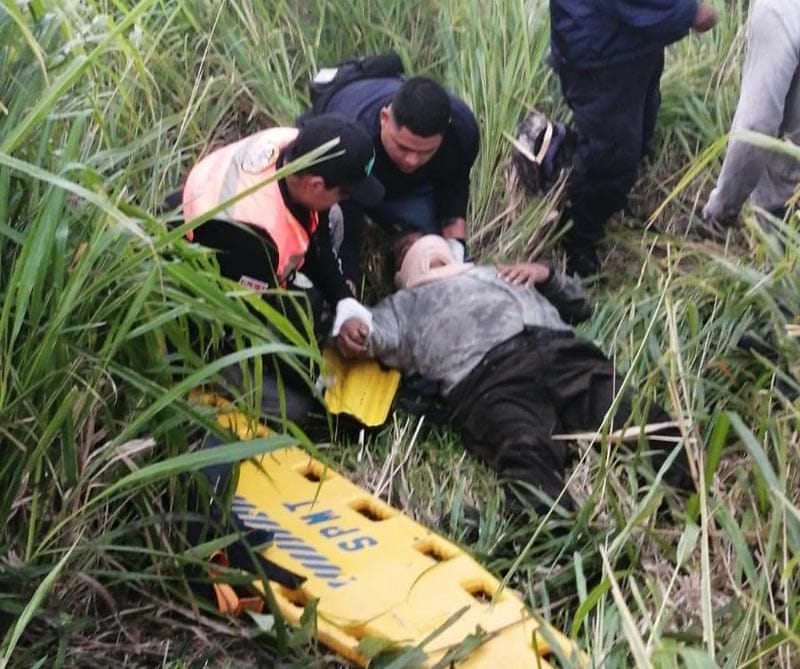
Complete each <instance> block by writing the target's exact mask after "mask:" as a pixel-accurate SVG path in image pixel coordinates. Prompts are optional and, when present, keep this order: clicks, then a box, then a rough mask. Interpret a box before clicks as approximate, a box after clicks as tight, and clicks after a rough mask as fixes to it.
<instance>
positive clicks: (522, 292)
mask: <svg viewBox="0 0 800 669" xmlns="http://www.w3.org/2000/svg"><path fill="white" fill-rule="evenodd" d="M592 309H593V305H592V304H591V302H590V300H589V297H588V296H587V295H586V293H585V292H584V291H583V289H582V288H581V287H580V285H579V284H578V283H577V282H576V281H574V280H572V279H570V278H568V277H566V276H564V275H561V274H557V273H555V272H553V273H552V276H551V278H550V279H549V280H548V281H546V282H545V283H544V284H540V285H538V286H537V287H536V288H526V287H522V286H513V285H511V284H509V283H507V282H506V281H504V280H503V279H501V278H500V277H499V276H498V274H497V270H496V269H495V268H494V267H489V266H477V267H474V268H472V269H470V270H468V271H467V272H465V273H464V274H459V275H457V276H454V277H450V278H448V279H443V280H440V281H435V282H432V283H429V284H424V285H422V286H419V287H417V288H413V289H410V290H405V289H404V290H399V291H397V292H396V293H394V294H393V295H390V296H389V297H387V298H385V299H383V300H381V302H379V303H378V304H377V305H376V306H375V307H373V308H372V309H371V310H370V311H372V315H373V323H372V325H373V330H372V333H371V334H370V337H369V340H368V343H367V348H368V353H369V355H370V356H371V357H376V358H378V359H379V360H381V362H383V363H384V364H385V365H388V366H389V367H394V368H396V369H399V370H401V371H403V372H404V373H419V374H422V376H424V377H425V378H427V379H431V380H435V381H438V382H439V383H440V388H441V392H442V395H445V396H446V395H447V394H448V393H449V392H450V391H451V390H452V389H453V388H454V387H455V386H456V385H457V384H458V383H459V381H461V380H462V379H463V378H464V377H466V376H467V374H469V372H470V371H472V369H474V368H475V366H476V365H477V364H478V363H479V362H480V361H481V359H482V358H483V357H484V355H486V353H487V352H489V351H490V350H491V349H493V348H494V347H495V346H497V345H499V344H501V343H503V342H504V341H507V340H508V339H510V338H511V337H514V336H515V335H517V334H519V333H520V332H522V331H523V330H524V329H525V328H526V327H541V328H551V329H553V330H571V329H572V328H571V327H570V326H569V325H568V324H567V323H566V322H565V321H567V322H569V323H579V322H581V321H583V320H586V319H587V318H588V317H589V316H590V315H591V313H592Z"/></svg>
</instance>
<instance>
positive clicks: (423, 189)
mask: <svg viewBox="0 0 800 669" xmlns="http://www.w3.org/2000/svg"><path fill="white" fill-rule="evenodd" d="M340 206H341V208H342V213H343V215H344V239H343V240H342V246H341V248H340V250H339V259H340V261H341V264H342V273H343V274H344V276H345V278H347V279H350V280H351V281H353V282H354V283H356V285H358V283H360V280H361V268H360V266H359V254H360V251H361V239H362V234H363V229H364V216H365V215H366V216H369V218H370V219H371V220H372V221H373V222H374V223H375V224H376V225H378V226H379V227H380V228H381V229H382V230H384V231H385V232H386V233H387V234H388V235H389V236H390V237H391V238H393V239H394V238H396V237H399V236H401V235H404V234H406V233H409V232H422V233H423V234H441V232H442V225H441V221H440V220H439V218H438V216H437V215H436V202H435V200H434V198H433V187H432V186H431V185H430V184H425V185H423V186H420V187H419V188H418V189H417V190H415V191H413V192H411V193H409V194H408V195H405V196H403V197H400V198H395V199H391V200H385V201H384V202H381V203H380V204H379V205H378V206H376V207H371V208H369V209H366V210H365V209H363V208H361V207H360V206H358V205H357V204H356V203H355V202H352V201H345V202H342V203H341V205H340Z"/></svg>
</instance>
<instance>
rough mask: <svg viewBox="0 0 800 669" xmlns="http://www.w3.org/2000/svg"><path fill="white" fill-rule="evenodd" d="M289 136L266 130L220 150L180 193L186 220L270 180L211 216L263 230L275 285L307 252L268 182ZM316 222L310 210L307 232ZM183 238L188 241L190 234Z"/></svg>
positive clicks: (293, 133) (302, 235)
mask: <svg viewBox="0 0 800 669" xmlns="http://www.w3.org/2000/svg"><path fill="white" fill-rule="evenodd" d="M295 137H297V129H296V128H270V129H269V130H263V131H261V132H258V133H256V134H254V135H250V136H249V137H245V138H244V139H242V140H240V141H238V142H235V143H233V144H228V145H227V146H223V147H222V148H220V149H217V150H216V151H214V152H213V153H210V154H209V155H207V156H206V157H205V158H203V159H202V160H201V161H200V162H199V163H197V165H195V166H194V168H192V170H191V172H189V177H188V179H187V180H186V186H184V189H183V214H184V217H185V219H186V220H187V221H191V220H193V219H195V218H198V217H199V216H202V215H203V214H206V213H208V212H209V211H211V210H212V209H215V208H216V207H218V206H219V205H220V204H222V203H223V202H225V201H227V200H229V199H231V198H233V197H235V196H236V195H237V194H239V193H241V192H243V191H246V190H248V189H250V188H253V187H254V186H256V185H257V184H260V183H263V182H264V181H269V180H270V179H272V181H269V183H267V184H265V185H264V186H262V187H261V188H258V189H256V190H255V191H254V192H252V193H250V194H249V195H246V196H245V197H243V198H241V199H239V200H237V201H236V202H234V203H232V204H231V205H229V206H228V207H226V208H225V209H224V210H222V211H220V212H218V213H216V214H214V218H215V219H218V220H223V221H231V222H234V223H247V224H248V225H251V226H253V227H254V228H257V229H258V230H261V231H263V232H265V233H266V234H267V235H268V236H269V238H270V240H271V241H272V242H273V243H274V244H275V247H276V248H277V251H278V267H277V268H276V269H277V274H278V277H279V279H280V281H281V283H284V282H285V281H286V279H287V278H288V276H289V275H290V274H291V273H292V272H293V271H294V270H296V269H299V268H300V267H301V266H302V265H303V260H304V259H305V253H306V249H308V233H307V232H306V230H305V229H304V228H303V226H302V225H301V223H300V222H299V221H298V220H297V219H296V218H295V217H294V216H292V213H291V212H290V211H289V209H288V208H287V207H286V204H285V203H284V201H283V196H282V195H281V190H280V186H279V185H278V181H277V180H276V179H274V178H273V177H274V176H275V165H276V162H277V160H278V155H279V154H280V152H281V150H282V149H283V148H284V147H286V146H287V145H288V144H289V143H291V142H292V141H293V140H294V138H295ZM317 221H318V217H317V213H316V212H311V232H314V230H315V229H316V227H317ZM187 237H188V238H189V240H190V241H191V239H192V234H191V233H189V234H188V235H187Z"/></svg>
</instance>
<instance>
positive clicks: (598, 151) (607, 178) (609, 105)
mask: <svg viewBox="0 0 800 669" xmlns="http://www.w3.org/2000/svg"><path fill="white" fill-rule="evenodd" d="M663 70H664V51H663V49H662V50H659V51H656V52H653V53H650V54H644V55H642V56H639V57H638V58H636V59H635V60H632V61H627V62H625V63H620V64H618V65H612V66H608V67H600V68H593V69H577V68H573V67H569V66H566V65H563V66H559V68H558V76H559V79H560V80H561V90H562V92H563V94H564V98H565V100H566V101H567V104H568V105H569V106H570V108H571V109H572V113H573V122H574V125H575V129H576V131H577V135H578V138H577V147H576V154H575V160H574V167H573V170H572V173H571V175H570V178H569V183H568V191H569V199H570V203H571V204H570V208H571V215H572V222H573V227H572V228H571V230H570V232H569V233H568V238H567V240H566V244H567V247H568V248H574V249H580V248H586V247H593V246H594V245H595V244H596V243H597V242H598V241H600V239H601V238H602V237H603V229H604V227H605V224H606V221H607V220H608V219H609V218H610V217H611V216H612V215H613V214H614V213H616V212H617V211H619V210H621V209H623V208H624V207H625V205H626V203H627V198H628V193H629V192H630V190H631V188H632V187H633V184H634V183H635V181H636V171H637V168H638V165H639V161H640V160H641V159H642V158H643V157H644V156H645V155H646V154H647V151H648V149H649V146H650V141H651V140H652V138H653V131H654V130H655V125H656V116H657V114H658V108H659V106H660V104H661V91H660V89H659V82H660V80H661V73H662V72H663Z"/></svg>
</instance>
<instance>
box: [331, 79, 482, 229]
mask: <svg viewBox="0 0 800 669" xmlns="http://www.w3.org/2000/svg"><path fill="white" fill-rule="evenodd" d="M401 84H402V80H401V79H397V78H381V79H361V80H359V81H354V82H353V83H351V84H348V85H347V86H345V87H343V88H342V89H341V90H339V91H337V92H336V94H335V95H334V96H333V97H332V98H331V99H330V101H329V102H328V105H327V107H326V108H325V111H326V112H336V113H338V114H341V115H343V116H345V117H346V118H348V119H349V120H354V121H359V122H360V123H361V124H362V125H364V127H365V128H366V129H367V131H368V132H369V133H370V134H371V136H372V138H373V142H374V144H375V165H374V167H373V169H372V174H373V176H375V177H377V178H378V179H380V181H381V183H382V184H383V185H384V187H385V188H386V195H385V199H386V200H387V201H389V200H394V199H401V198H403V197H404V196H407V195H410V194H411V193H413V192H414V191H416V190H417V189H418V188H420V187H421V186H424V185H426V184H430V186H431V187H432V188H433V197H434V202H435V205H436V213H437V216H438V218H439V220H440V221H441V220H446V219H450V218H465V217H466V215H467V204H468V201H469V172H470V169H471V167H472V164H473V163H474V162H475V158H476V157H477V155H478V145H479V130H478V123H477V121H476V120H475V116H474V114H473V113H472V111H471V110H470V109H469V107H467V105H466V104H465V103H464V102H463V101H462V100H460V99H459V98H457V97H455V96H454V95H450V105H451V112H450V125H449V126H448V128H447V130H446V131H445V134H444V139H443V141H442V145H441V146H440V147H439V150H438V151H437V152H436V153H435V154H434V155H433V158H431V160H430V161H428V162H427V163H425V164H424V165H423V166H422V167H420V168H419V169H418V170H416V171H414V172H413V173H411V174H404V173H403V172H401V171H400V170H399V169H397V167H395V165H394V163H393V162H392V161H391V160H390V159H389V156H388V155H387V154H386V151H385V149H384V148H383V144H382V143H381V139H380V133H381V126H380V113H381V109H383V108H384V107H386V106H387V105H388V104H389V103H390V102H391V99H392V96H393V95H394V93H395V91H396V90H397V89H398V88H399V87H400V85H401Z"/></svg>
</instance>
